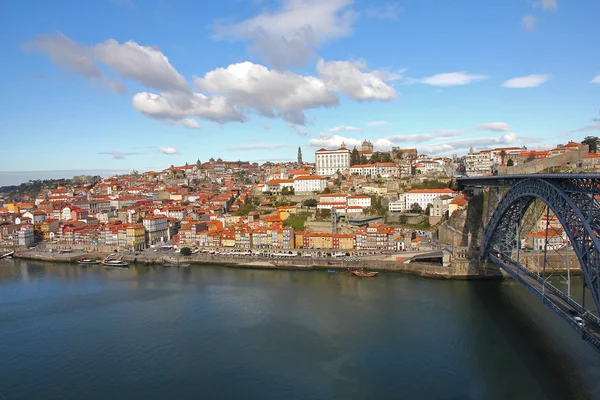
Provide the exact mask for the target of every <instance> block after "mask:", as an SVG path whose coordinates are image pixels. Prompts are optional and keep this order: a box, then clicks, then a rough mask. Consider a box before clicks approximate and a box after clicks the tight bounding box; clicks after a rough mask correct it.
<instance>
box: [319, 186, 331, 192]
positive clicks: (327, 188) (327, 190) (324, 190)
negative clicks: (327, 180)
mask: <svg viewBox="0 0 600 400" xmlns="http://www.w3.org/2000/svg"><path fill="white" fill-rule="evenodd" d="M321 193H322V194H329V193H331V189H329V187H326V188H325V189H323V191H322V192H321Z"/></svg>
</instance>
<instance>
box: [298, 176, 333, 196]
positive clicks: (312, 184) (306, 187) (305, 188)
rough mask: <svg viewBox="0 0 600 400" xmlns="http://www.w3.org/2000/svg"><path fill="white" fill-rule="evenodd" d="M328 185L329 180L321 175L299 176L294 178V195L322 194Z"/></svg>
mask: <svg viewBox="0 0 600 400" xmlns="http://www.w3.org/2000/svg"><path fill="white" fill-rule="evenodd" d="M326 185H327V178H325V177H323V176H320V175H307V176H298V177H296V178H294V193H296V194H298V193H299V192H321V191H323V189H325V186H326Z"/></svg>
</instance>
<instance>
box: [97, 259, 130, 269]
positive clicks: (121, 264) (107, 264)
mask: <svg viewBox="0 0 600 400" xmlns="http://www.w3.org/2000/svg"><path fill="white" fill-rule="evenodd" d="M102 264H103V265H104V266H105V267H116V268H125V267H127V266H128V265H129V263H127V262H126V261H123V260H105V261H103V262H102Z"/></svg>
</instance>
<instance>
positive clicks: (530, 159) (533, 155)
mask: <svg viewBox="0 0 600 400" xmlns="http://www.w3.org/2000/svg"><path fill="white" fill-rule="evenodd" d="M533 160H535V153H534V152H533V151H532V152H531V153H529V155H528V156H527V159H526V160H525V162H531V161H533Z"/></svg>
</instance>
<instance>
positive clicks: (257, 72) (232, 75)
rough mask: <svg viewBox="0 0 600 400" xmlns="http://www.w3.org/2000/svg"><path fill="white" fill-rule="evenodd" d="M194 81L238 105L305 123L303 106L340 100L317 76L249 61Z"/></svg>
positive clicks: (301, 123)
mask: <svg viewBox="0 0 600 400" xmlns="http://www.w3.org/2000/svg"><path fill="white" fill-rule="evenodd" d="M194 83H195V84H196V86H197V87H198V88H200V90H203V91H206V92H210V93H215V94H222V95H225V96H227V97H228V99H229V102H230V103H231V104H233V105H234V106H235V107H238V108H239V109H251V110H255V111H256V112H258V113H259V114H260V115H263V116H265V117H269V118H274V117H281V118H282V119H284V120H286V121H288V122H290V123H295V124H300V125H304V124H305V123H306V116H305V114H304V112H303V111H304V110H306V109H311V108H318V107H327V106H335V105H338V104H339V100H338V98H337V97H336V95H335V93H333V92H332V91H331V90H329V89H328V88H327V87H326V86H325V83H324V82H323V81H322V80H320V79H318V78H315V77H313V76H303V75H298V74H295V73H292V72H280V71H276V70H269V69H268V68H267V67H265V66H263V65H260V64H253V63H251V62H248V61H246V62H243V63H239V64H232V65H230V66H228V67H227V68H217V69H215V70H213V71H210V72H207V73H206V74H205V75H204V77H203V78H200V77H196V78H195V79H194Z"/></svg>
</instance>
